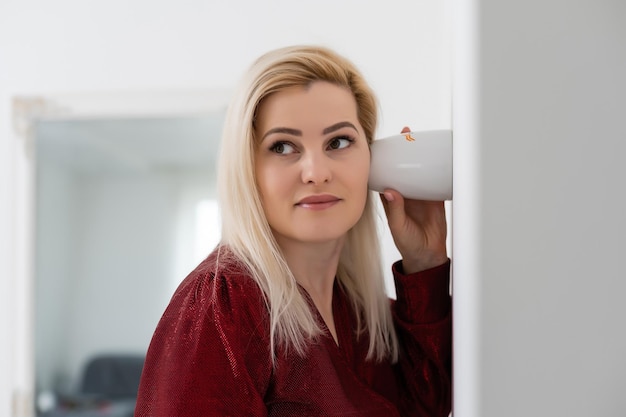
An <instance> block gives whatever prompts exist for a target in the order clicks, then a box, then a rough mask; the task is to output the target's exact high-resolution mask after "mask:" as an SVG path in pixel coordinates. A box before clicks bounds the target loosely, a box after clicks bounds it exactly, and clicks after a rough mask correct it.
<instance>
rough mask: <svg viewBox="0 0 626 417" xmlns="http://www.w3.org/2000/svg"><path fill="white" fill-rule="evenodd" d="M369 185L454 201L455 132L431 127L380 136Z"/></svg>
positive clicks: (418, 197) (373, 149)
mask: <svg viewBox="0 0 626 417" xmlns="http://www.w3.org/2000/svg"><path fill="white" fill-rule="evenodd" d="M369 188H370V189H372V190H374V191H378V192H383V191H384V190H385V189H387V188H392V189H394V190H396V191H398V192H399V193H400V194H402V196H403V197H405V198H410V199H415V200H431V201H444V200H452V131H451V130H429V131H422V132H410V133H402V134H399V135H395V136H390V137H387V138H384V139H377V140H375V141H374V142H373V143H372V145H371V164H370V176H369Z"/></svg>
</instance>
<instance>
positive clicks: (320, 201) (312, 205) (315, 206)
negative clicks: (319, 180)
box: [296, 194, 341, 210]
mask: <svg viewBox="0 0 626 417" xmlns="http://www.w3.org/2000/svg"><path fill="white" fill-rule="evenodd" d="M339 201H341V199H340V198H338V197H335V196H334V195H329V194H323V195H312V196H308V197H305V198H303V199H302V200H300V201H298V202H297V203H296V206H297V207H301V208H305V209H311V210H324V209H327V208H329V207H332V206H334V205H335V204H337V203H338V202H339Z"/></svg>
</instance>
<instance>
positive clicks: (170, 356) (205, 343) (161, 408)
mask: <svg viewBox="0 0 626 417" xmlns="http://www.w3.org/2000/svg"><path fill="white" fill-rule="evenodd" d="M214 261H215V258H214V256H213V255H212V256H210V257H209V258H208V259H207V260H205V261H204V262H203V263H201V264H200V265H199V266H198V268H196V270H195V271H193V272H192V273H191V274H190V275H189V276H188V277H187V278H186V279H185V280H184V281H183V282H182V283H181V285H180V286H179V288H178V289H177V290H176V292H175V294H174V296H173V297H172V299H171V301H170V304H169V306H168V307H167V309H166V311H165V313H164V314H163V317H162V318H161V320H160V322H159V324H158V326H157V328H156V331H155V333H154V336H153V339H152V342H151V344H150V347H149V349H148V353H147V357H146V362H145V366H144V370H143V374H142V377H141V383H140V387H139V394H138V398H137V405H136V409H135V416H136V417H144V416H152V417H154V416H162V417H192V416H198V417H200V416H202V417H207V416H236V417H244V416H245V417H256V416H275V417H278V416H301V417H307V416H311V417H313V416H316V417H319V416H359V417H368V416H372V417H374V416H376V417H380V416H384V417H393V416H437V417H439V416H447V415H448V414H449V412H450V403H451V381H450V379H451V378H450V369H451V303H450V296H449V293H448V288H449V287H448V285H449V271H450V264H449V263H447V264H444V265H442V266H439V267H436V268H433V269H430V270H427V271H423V272H419V273H416V274H411V275H403V273H402V271H401V264H400V263H396V264H394V266H393V274H394V278H395V282H396V292H397V301H395V302H394V301H392V305H393V312H394V318H395V324H396V328H397V331H398V336H399V338H400V341H401V355H400V360H399V362H398V363H397V364H391V363H389V362H382V363H377V362H375V361H370V360H366V359H365V357H366V353H367V347H368V337H367V335H361V336H360V337H358V338H357V335H356V333H355V331H354V330H355V318H354V313H353V312H352V307H351V305H350V303H349V300H348V298H347V296H346V295H345V294H344V292H343V291H342V289H341V287H340V285H338V284H335V289H334V294H333V315H334V320H335V327H336V330H337V338H338V343H335V341H334V339H333V337H332V336H331V335H330V333H329V332H327V334H325V335H323V336H322V337H319V338H318V339H317V340H316V341H314V342H311V344H310V348H309V351H308V354H307V355H306V357H299V356H298V355H297V354H294V353H291V354H289V353H285V352H281V351H280V350H279V351H278V353H277V356H278V357H277V362H276V366H275V367H274V368H273V367H272V364H271V362H270V360H269V357H270V356H269V335H268V334H269V326H268V322H267V309H266V307H265V306H264V304H263V301H262V297H261V292H260V289H259V288H258V286H257V285H256V283H255V282H254V281H253V280H252V279H251V278H250V277H249V276H247V275H246V274H245V273H244V272H243V271H242V270H241V269H236V268H234V269H233V268H230V271H229V272H228V273H220V274H219V275H218V276H217V277H214V275H215V274H214V273H213V272H212V271H213V270H212V268H213V264H214Z"/></svg>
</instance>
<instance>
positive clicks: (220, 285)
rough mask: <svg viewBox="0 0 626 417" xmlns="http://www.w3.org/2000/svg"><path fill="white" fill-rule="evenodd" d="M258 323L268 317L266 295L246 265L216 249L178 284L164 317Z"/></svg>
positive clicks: (229, 253)
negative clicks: (170, 315)
mask: <svg viewBox="0 0 626 417" xmlns="http://www.w3.org/2000/svg"><path fill="white" fill-rule="evenodd" d="M181 310H182V311H184V313H185V315H186V316H188V317H190V318H193V317H195V318H197V319H203V318H208V317H211V319H215V318H216V316H219V317H220V319H222V320H229V321H231V320H232V321H243V322H247V321H249V320H252V321H255V322H258V321H259V319H264V318H265V316H266V314H267V307H266V304H265V296H264V294H263V291H262V290H261V288H260V287H259V286H258V284H257V283H256V281H255V280H254V279H253V278H252V277H251V275H250V273H249V272H248V269H247V268H246V267H245V265H244V264H243V263H242V262H241V261H240V260H238V259H237V258H236V257H234V256H233V255H232V253H231V252H230V251H228V250H227V249H224V248H217V249H216V250H214V251H213V252H212V253H211V254H210V255H209V256H208V257H207V258H206V259H204V260H203V261H202V262H201V263H200V264H199V265H198V266H197V267H196V268H195V269H194V270H193V271H192V272H191V273H189V275H187V277H186V278H185V279H184V280H183V281H182V282H181V283H180V285H179V286H178V288H177V289H176V291H175V292H174V295H173V296H172V299H171V301H170V304H169V306H168V308H167V310H166V312H165V315H164V316H167V315H169V314H174V315H180V314H181Z"/></svg>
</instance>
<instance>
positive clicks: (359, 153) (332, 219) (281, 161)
mask: <svg viewBox="0 0 626 417" xmlns="http://www.w3.org/2000/svg"><path fill="white" fill-rule="evenodd" d="M256 135H257V141H258V143H257V149H256V180H257V184H258V187H259V190H260V193H261V199H262V202H263V208H264V210H265V215H266V217H267V220H268V222H269V225H270V227H271V228H272V230H273V232H274V235H275V236H276V239H277V241H278V242H279V244H281V245H283V244H286V243H288V242H310V243H313V242H315V243H321V242H328V241H332V240H336V239H340V238H342V237H343V236H344V235H345V234H346V232H347V231H348V230H349V229H350V228H352V226H354V225H355V224H356V222H357V221H358V220H359V218H360V217H361V215H362V213H363V209H364V207H365V202H366V199H367V194H368V188H367V181H368V175H369V163H370V153H369V146H368V144H367V140H366V138H365V133H364V132H363V128H362V127H361V125H360V123H359V121H358V118H357V107H356V101H355V99H354V97H353V96H352V93H351V92H350V91H349V90H347V89H344V88H342V87H339V86H336V85H334V84H331V83H328V82H321V81H320V82H315V83H313V84H311V85H310V86H309V87H307V88H304V87H293V88H289V89H286V90H283V91H280V92H278V93H275V94H272V95H270V96H269V97H267V98H266V99H265V100H264V101H263V102H262V104H261V105H260V107H259V109H258V112H257V120H256Z"/></svg>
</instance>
